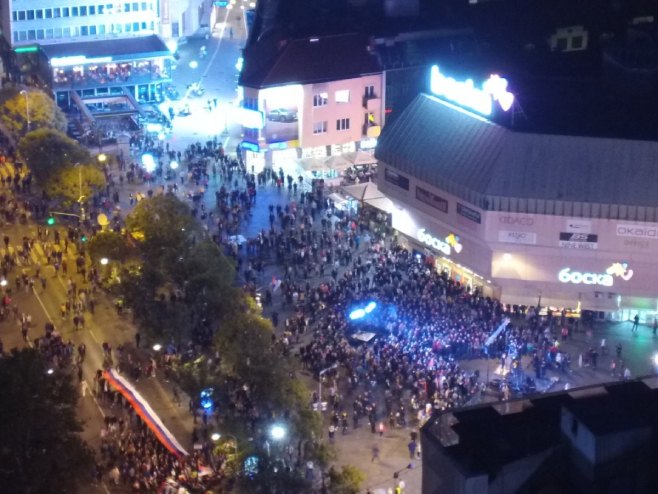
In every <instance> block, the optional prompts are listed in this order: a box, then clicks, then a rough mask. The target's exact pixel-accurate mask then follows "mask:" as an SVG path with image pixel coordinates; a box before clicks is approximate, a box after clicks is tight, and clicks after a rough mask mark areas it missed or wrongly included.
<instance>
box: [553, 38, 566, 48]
mask: <svg viewBox="0 0 658 494" xmlns="http://www.w3.org/2000/svg"><path fill="white" fill-rule="evenodd" d="M567 47H568V40H567V38H558V40H557V44H556V48H557V49H558V50H559V51H564V50H566V49H567Z"/></svg>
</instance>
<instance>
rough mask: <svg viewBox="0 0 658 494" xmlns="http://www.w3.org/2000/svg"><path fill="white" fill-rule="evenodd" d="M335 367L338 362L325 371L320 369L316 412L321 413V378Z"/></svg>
mask: <svg viewBox="0 0 658 494" xmlns="http://www.w3.org/2000/svg"><path fill="white" fill-rule="evenodd" d="M336 367H338V362H336V363H335V364H334V365H332V366H331V367H327V368H326V369H322V370H321V371H320V375H319V378H318V412H322V376H323V375H324V374H325V373H327V372H329V371H330V370H333V369H335V368H336Z"/></svg>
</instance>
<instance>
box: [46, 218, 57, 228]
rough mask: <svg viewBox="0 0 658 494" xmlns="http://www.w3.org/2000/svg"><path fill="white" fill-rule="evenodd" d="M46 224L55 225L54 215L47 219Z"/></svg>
mask: <svg viewBox="0 0 658 494" xmlns="http://www.w3.org/2000/svg"><path fill="white" fill-rule="evenodd" d="M46 224H47V225H48V226H53V225H54V224H55V217H54V216H52V215H51V216H48V219H47V220H46Z"/></svg>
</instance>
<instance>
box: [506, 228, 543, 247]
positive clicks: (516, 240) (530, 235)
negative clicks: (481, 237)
mask: <svg viewBox="0 0 658 494" xmlns="http://www.w3.org/2000/svg"><path fill="white" fill-rule="evenodd" d="M498 241H499V242H505V243H508V244H524V245H535V244H536V243H537V234H536V233H534V232H514V231H509V230H499V231H498Z"/></svg>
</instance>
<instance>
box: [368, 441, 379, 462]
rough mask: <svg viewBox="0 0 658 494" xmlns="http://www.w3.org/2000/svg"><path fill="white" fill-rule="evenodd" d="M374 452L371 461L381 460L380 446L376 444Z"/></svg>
mask: <svg viewBox="0 0 658 494" xmlns="http://www.w3.org/2000/svg"><path fill="white" fill-rule="evenodd" d="M371 452H372V458H371V459H370V462H371V463H374V462H375V460H377V461H379V446H377V445H376V444H374V445H373V446H372V449H371Z"/></svg>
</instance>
